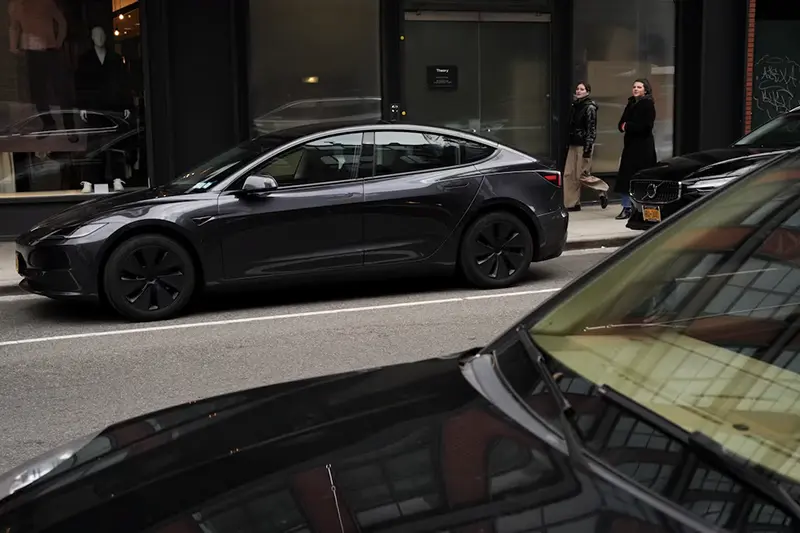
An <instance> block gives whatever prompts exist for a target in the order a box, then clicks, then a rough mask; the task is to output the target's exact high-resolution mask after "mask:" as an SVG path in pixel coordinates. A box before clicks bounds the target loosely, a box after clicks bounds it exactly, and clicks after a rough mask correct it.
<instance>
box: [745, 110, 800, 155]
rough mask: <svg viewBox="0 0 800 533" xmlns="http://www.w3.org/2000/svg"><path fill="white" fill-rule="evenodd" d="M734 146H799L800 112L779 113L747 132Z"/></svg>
mask: <svg viewBox="0 0 800 533" xmlns="http://www.w3.org/2000/svg"><path fill="white" fill-rule="evenodd" d="M734 146H759V147H762V148H771V147H776V148H777V147H784V146H786V147H789V146H792V147H793V146H800V113H798V112H793V113H787V114H785V115H780V116H778V117H775V118H774V119H773V120H770V121H769V122H767V123H766V124H764V125H763V126H761V127H759V128H756V129H755V130H753V131H752V132H750V133H748V134H747V135H745V136H744V137H742V138H741V139H739V140H738V141H736V143H734Z"/></svg>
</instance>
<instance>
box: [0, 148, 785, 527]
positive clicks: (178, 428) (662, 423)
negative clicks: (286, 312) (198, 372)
mask: <svg viewBox="0 0 800 533" xmlns="http://www.w3.org/2000/svg"><path fill="white" fill-rule="evenodd" d="M798 242H800V150H797V151H794V152H792V153H791V154H788V155H786V156H784V157H781V158H779V160H776V161H773V162H772V163H769V164H767V165H765V166H763V167H761V168H759V169H758V170H757V171H755V172H753V173H751V174H748V175H747V176H744V177H742V178H741V179H740V180H738V181H736V182H734V183H731V184H730V185H728V186H726V187H724V188H721V189H719V190H718V191H717V192H715V193H714V194H712V195H709V196H707V197H706V198H704V199H703V200H701V201H699V202H697V203H695V204H694V205H693V206H691V207H690V208H688V209H687V210H686V211H684V213H683V214H682V216H680V217H675V218H673V219H672V220H670V221H668V222H667V223H666V224H662V225H660V226H658V227H657V228H655V229H654V230H653V231H651V232H648V233H646V234H644V235H642V236H641V237H639V238H638V239H636V240H635V241H634V242H633V243H631V244H630V245H628V246H626V247H624V248H622V249H621V250H619V251H618V252H616V253H615V254H614V255H612V256H610V258H608V259H607V260H606V261H604V262H602V263H601V264H600V265H598V266H597V267H596V268H594V269H592V270H591V271H589V272H588V273H586V274H585V275H583V276H582V277H580V278H579V279H578V280H577V281H575V282H573V283H572V284H570V285H569V286H568V287H566V288H565V289H563V290H562V291H561V292H560V293H558V294H557V295H556V296H554V297H553V298H551V299H550V300H549V301H548V302H546V303H545V304H544V305H542V306H541V307H539V308H538V309H536V310H534V311H533V312H532V313H531V314H530V315H529V316H527V317H525V318H524V319H522V320H521V321H520V322H519V323H518V324H517V325H515V326H514V327H513V328H512V329H510V330H508V331H507V332H506V333H504V334H502V335H501V336H500V337H498V338H497V339H496V340H495V341H493V342H492V343H491V344H489V345H488V346H487V347H485V348H476V349H472V350H469V351H466V352H464V353H460V354H455V355H452V356H449V357H443V358H436V359H429V360H423V361H418V362H412V363H405V364H399V365H394V366H387V367H382V368H377V369H371V370H364V371H356V372H350V373H345V374H338V375H331V376H323V377H315V378H310V379H305V380H301V381H294V382H288V383H282V384H277V385H272V386H268V387H264V388H259V389H254V390H247V391H243V392H237V393H233V394H229V395H226V396H220V397H214V398H209V399H203V400H198V401H193V402H190V403H187V404H185V405H180V406H177V407H174V408H171V409H166V410H163V411H158V412H155V413H151V414H146V415H142V416H141V417H139V418H135V419H132V420H128V421H125V422H121V423H118V424H114V425H112V426H110V427H108V428H107V429H105V430H102V431H100V432H97V433H93V434H90V435H88V436H86V437H85V438H82V439H78V440H76V441H74V442H72V443H69V444H66V445H64V446H63V447H61V448H58V449H56V450H53V451H52V452H50V453H48V454H45V455H43V456H41V457H39V458H36V459H33V460H31V461H30V462H29V463H27V464H25V465H22V466H21V467H19V468H18V469H15V470H13V471H11V472H9V473H8V474H6V475H5V476H2V477H0V531H4V532H5V531H7V532H20V533H35V532H44V531H47V532H67V533H73V532H78V531H81V532H83V531H91V532H95V531H113V532H115V533H134V532H135V533H138V532H150V533H173V532H181V533H183V532H191V533H195V532H196V533H206V532H212V533H233V532H236V533H245V532H264V531H268V532H275V533H290V532H291V533H299V532H307V533H317V532H334V533H343V532H344V533H350V532H402V533H414V532H420V533H423V532H425V533H428V532H429V533H434V532H436V533H441V532H469V533H471V532H476V533H477V532H491V533H514V532H542V533H544V532H555V531H561V532H569V533H571V532H580V533H583V532H602V533H606V532H608V533H634V532H648V533H661V532H665V533H666V532H726V531H731V532H734V531H735V532H767V531H769V532H784V531H798V530H799V529H800V505H798V501H797V497H798V495H800V462H798V459H799V458H800V452H799V451H798V444H797V442H798V435H799V434H798V428H799V427H800V342H798V320H799V317H800V262H798V261H797V257H798V256H800V246H798V245H797V243H798ZM265 349H269V348H268V347H266V348H265ZM364 349H365V350H367V349H369V347H368V346H364ZM310 355H312V356H315V357H316V356H319V355H324V354H310ZM419 355H420V356H422V355H424V354H419Z"/></svg>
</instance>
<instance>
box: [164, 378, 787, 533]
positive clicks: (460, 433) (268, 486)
mask: <svg viewBox="0 0 800 533" xmlns="http://www.w3.org/2000/svg"><path fill="white" fill-rule="evenodd" d="M561 386H562V389H563V390H564V391H565V393H566V394H567V395H568V396H569V398H570V401H572V402H573V403H574V405H575V406H576V410H577V411H578V412H579V413H588V415H587V416H586V417H585V418H584V419H583V420H582V421H581V426H582V427H584V431H585V436H586V439H587V442H588V445H589V447H590V448H591V449H592V450H593V451H594V452H595V453H597V454H598V455H600V456H601V457H602V458H603V459H604V460H605V461H607V462H608V463H610V464H611V465H612V466H613V467H615V468H617V469H618V470H619V471H620V472H622V473H623V474H624V475H627V476H630V477H631V478H633V479H635V480H636V481H638V482H639V483H641V484H643V485H644V486H646V487H648V488H650V489H651V490H653V491H655V492H658V493H660V494H662V495H663V496H665V497H667V498H669V499H672V500H674V501H675V502H676V503H678V504H680V505H682V506H683V507H684V508H686V509H687V511H690V512H692V513H694V514H695V515H696V516H697V517H698V518H701V519H704V520H706V521H708V522H709V523H711V524H716V525H718V526H721V527H730V528H735V527H738V525H740V524H742V523H746V524H748V527H747V528H746V530H756V529H759V528H763V527H764V526H771V527H773V528H778V529H775V531H780V530H781V524H782V522H783V521H784V520H785V517H784V516H783V515H782V514H781V513H780V512H778V511H776V510H775V508H774V507H773V506H771V505H768V504H766V503H764V502H763V501H762V500H760V499H759V497H757V496H756V495H754V494H753V493H752V491H750V490H748V489H747V488H746V487H743V486H741V485H739V484H737V483H735V482H734V481H732V480H731V479H730V478H729V477H728V476H726V475H724V474H721V473H720V472H718V471H717V470H715V469H713V468H710V467H707V466H706V465H704V464H703V463H702V462H701V461H699V460H698V459H697V457H695V456H693V455H692V454H690V453H687V451H686V450H685V448H684V447H683V445H681V444H680V443H678V442H676V441H675V440H674V439H671V438H670V437H668V436H666V435H665V434H663V433H661V432H660V431H658V430H657V429H655V428H653V427H652V426H650V425H648V424H647V423H644V422H643V421H639V420H635V419H634V418H633V417H631V416H628V415H627V414H623V413H621V412H620V411H618V410H616V409H615V408H611V407H610V406H609V405H608V404H606V403H604V402H603V401H602V400H600V399H599V398H598V397H597V396H594V395H592V392H593V390H592V388H591V387H590V386H589V385H588V383H586V382H583V381H581V380H579V379H565V380H563V381H562V382H561ZM527 399H528V401H529V402H530V404H531V406H532V407H533V408H534V409H535V410H536V411H538V412H541V411H548V410H549V411H550V412H551V413H552V414H553V416H555V413H554V411H553V409H552V407H553V403H552V398H551V396H550V395H549V393H547V392H544V391H542V390H541V388H540V387H537V388H535V389H534V391H533V392H532V393H531V394H530V395H529V396H528V398H527ZM412 428H413V429H411V430H410V431H403V430H402V428H399V427H393V428H392V429H390V430H387V431H383V432H378V433H375V434H374V435H372V436H371V437H370V438H367V439H365V440H359V439H355V440H352V439H350V438H344V440H343V442H345V441H346V442H348V445H347V447H344V448H341V449H334V450H328V452H329V453H326V457H332V458H333V460H332V461H331V463H330V464H325V463H324V462H319V461H316V462H315V461H314V460H313V459H311V460H310V462H309V463H308V466H305V467H303V468H300V469H299V470H294V469H293V470H290V471H286V472H278V473H275V474H273V475H269V476H267V477H264V478H261V479H259V480H257V481H256V482H255V483H254V484H252V485H248V486H246V487H245V486H243V487H241V488H240V489H238V490H234V491H231V492H228V493H225V494H223V495H220V496H218V497H216V498H214V499H212V500H211V501H209V502H207V503H205V504H202V505H200V506H198V507H193V508H191V509H187V510H186V514H182V515H180V516H176V517H173V518H172V519H171V520H168V521H166V523H164V524H163V525H162V526H161V527H159V528H158V529H156V530H155V531H157V532H162V533H166V532H167V531H175V528H176V527H178V526H180V527H181V529H180V530H181V531H192V532H197V533H200V532H201V531H202V532H207V531H213V532H217V533H226V532H232V531H256V530H258V531H280V532H294V533H300V532H307V533H311V532H326V531H345V532H356V531H379V530H384V529H391V530H396V531H405V530H408V531H424V532H428V531H431V532H432V531H459V532H464V533H472V532H475V533H477V532H479V531H484V532H495V533H517V532H519V533H522V532H532V531H537V532H538V531H541V532H543V533H544V532H545V531H552V530H555V529H564V530H567V531H572V530H574V531H611V532H616V533H629V532H630V531H650V532H654V533H666V532H667V531H674V530H675V529H674V524H672V523H671V522H670V521H669V520H668V519H667V518H666V517H665V516H663V515H661V514H659V513H658V512H656V511H654V510H653V509H651V508H648V507H647V506H645V505H644V504H642V503H641V502H640V501H638V500H636V499H635V498H633V497H632V496H630V495H629V494H628V493H626V492H623V491H620V490H619V489H618V488H616V487H613V486H611V485H607V484H605V483H603V482H600V481H598V480H591V479H588V478H585V477H584V476H583V475H582V474H581V475H579V477H577V478H576V477H574V475H575V474H574V473H573V471H572V470H571V468H570V466H569V465H570V463H569V461H568V460H567V458H566V457H564V456H562V455H560V454H559V453H556V452H555V451H553V450H551V449H550V448H549V446H547V445H545V444H544V443H543V442H542V441H539V440H537V439H535V438H533V437H531V436H530V435H529V434H527V433H525V432H524V431H523V430H521V429H520V428H519V427H518V426H516V425H515V424H513V423H511V422H510V421H509V420H508V419H507V418H505V417H504V416H503V415H501V414H499V413H498V412H497V411H496V410H494V409H493V408H491V407H488V406H486V405H484V404H478V405H475V406H473V407H471V408H467V409H464V410H461V411H460V412H455V413H448V415H447V416H444V417H442V416H431V417H429V418H428V423H427V424H425V423H422V424H417V423H415V424H414V425H412ZM332 485H333V488H332ZM334 494H335V496H334ZM340 521H341V526H340ZM334 526H335V527H334Z"/></svg>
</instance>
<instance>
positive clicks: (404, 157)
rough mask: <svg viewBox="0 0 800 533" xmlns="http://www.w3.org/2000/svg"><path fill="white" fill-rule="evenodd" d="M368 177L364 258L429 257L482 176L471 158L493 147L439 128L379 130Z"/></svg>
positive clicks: (469, 200)
mask: <svg viewBox="0 0 800 533" xmlns="http://www.w3.org/2000/svg"><path fill="white" fill-rule="evenodd" d="M373 142H374V145H373V146H372V147H366V149H369V148H371V149H372V153H373V159H374V170H373V172H372V175H371V176H370V177H369V178H368V179H366V180H365V182H364V250H365V252H364V262H365V264H367V265H376V264H391V263H399V262H409V261H419V260H424V259H426V258H428V257H430V256H431V255H433V254H434V253H435V252H436V251H437V250H438V249H439V248H440V247H441V246H442V244H443V243H444V242H445V241H446V240H447V238H448V237H449V236H450V235H451V234H452V232H453V230H454V229H455V228H456V226H457V225H458V223H459V221H460V220H461V218H462V217H463V216H464V214H465V213H466V211H467V209H469V206H470V204H471V203H472V201H473V199H474V198H475V195H476V194H477V192H478V189H479V188H480V186H481V182H482V180H483V176H482V175H481V173H480V172H479V171H478V170H477V169H476V168H475V166H474V165H473V164H472V163H473V162H474V161H476V160H479V159H484V158H486V157H488V156H489V155H490V154H492V153H493V152H494V150H495V149H494V148H492V147H490V146H484V145H481V144H478V143H473V142H471V141H465V140H462V139H457V138H454V137H447V136H442V135H438V134H435V133H423V132H414V131H401V130H388V129H387V130H380V131H376V132H374V141H373Z"/></svg>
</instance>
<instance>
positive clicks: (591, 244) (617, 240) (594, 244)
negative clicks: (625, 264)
mask: <svg viewBox="0 0 800 533" xmlns="http://www.w3.org/2000/svg"><path fill="white" fill-rule="evenodd" d="M631 233H632V235H631V236H625V237H611V238H608V237H606V238H598V239H582V240H580V241H572V242H569V241H567V244H566V246H564V251H565V252H566V251H570V250H588V249H591V248H616V247H618V246H625V245H626V244H628V243H629V242H631V241H632V240H633V239H635V238H636V237H638V236H639V233H638V232H631Z"/></svg>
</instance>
